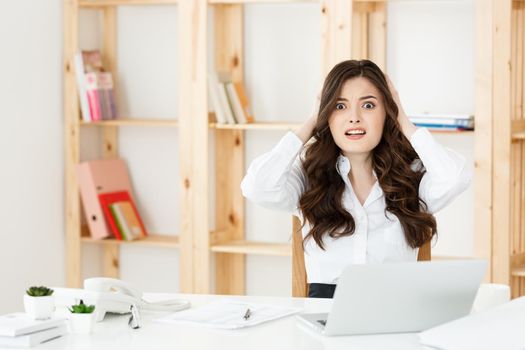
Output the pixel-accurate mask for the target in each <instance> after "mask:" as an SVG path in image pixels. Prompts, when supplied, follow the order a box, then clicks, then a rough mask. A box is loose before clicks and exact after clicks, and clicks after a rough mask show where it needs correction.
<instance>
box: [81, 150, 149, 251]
mask: <svg viewBox="0 0 525 350" xmlns="http://www.w3.org/2000/svg"><path fill="white" fill-rule="evenodd" d="M77 175H78V184H79V189H80V197H81V199H82V207H83V209H84V213H85V218H86V220H87V223H88V226H89V231H90V233H91V237H92V238H93V239H104V238H116V239H117V240H128V241H129V240H134V239H138V238H143V237H146V236H147V231H146V228H145V226H144V224H143V221H142V219H141V218H140V215H139V212H138V210H137V207H136V205H135V203H136V202H135V200H134V199H133V195H132V190H131V180H130V177H129V173H128V168H127V166H126V163H125V162H124V160H123V159H98V160H91V161H87V162H82V163H80V164H79V165H78V166H77Z"/></svg>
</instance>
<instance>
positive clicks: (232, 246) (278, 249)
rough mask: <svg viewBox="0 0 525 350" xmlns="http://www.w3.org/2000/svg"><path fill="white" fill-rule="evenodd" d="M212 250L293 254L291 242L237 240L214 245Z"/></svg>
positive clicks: (260, 253)
mask: <svg viewBox="0 0 525 350" xmlns="http://www.w3.org/2000/svg"><path fill="white" fill-rule="evenodd" d="M211 251H212V252H214V253H233V254H254V255H271V256H292V245H291V244H290V243H268V242H255V241H245V240H237V241H228V242H224V243H219V244H215V245H212V247H211Z"/></svg>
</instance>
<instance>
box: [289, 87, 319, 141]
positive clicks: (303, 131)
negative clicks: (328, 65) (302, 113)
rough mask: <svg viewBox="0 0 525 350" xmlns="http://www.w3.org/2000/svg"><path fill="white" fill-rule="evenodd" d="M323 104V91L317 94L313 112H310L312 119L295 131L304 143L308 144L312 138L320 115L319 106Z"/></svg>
mask: <svg viewBox="0 0 525 350" xmlns="http://www.w3.org/2000/svg"><path fill="white" fill-rule="evenodd" d="M320 104H321V90H319V92H318V93H317V96H316V98H315V101H314V104H313V106H312V111H311V112H310V117H308V119H306V121H305V122H304V123H303V124H302V125H301V126H300V127H299V128H297V129H296V130H295V134H296V135H297V136H298V137H299V138H300V139H301V140H302V141H303V143H306V142H308V140H310V138H311V137H312V134H313V131H314V128H315V125H316V124H317V116H318V115H319V106H320Z"/></svg>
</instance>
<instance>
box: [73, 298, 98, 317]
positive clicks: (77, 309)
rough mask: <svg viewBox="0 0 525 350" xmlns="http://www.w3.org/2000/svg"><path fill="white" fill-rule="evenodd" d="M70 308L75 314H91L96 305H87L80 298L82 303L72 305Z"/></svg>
mask: <svg viewBox="0 0 525 350" xmlns="http://www.w3.org/2000/svg"><path fill="white" fill-rule="evenodd" d="M68 309H69V311H71V312H72V313H74V314H90V313H92V312H93V311H95V305H86V304H84V301H83V300H82V299H80V303H78V304H76V305H71V308H68Z"/></svg>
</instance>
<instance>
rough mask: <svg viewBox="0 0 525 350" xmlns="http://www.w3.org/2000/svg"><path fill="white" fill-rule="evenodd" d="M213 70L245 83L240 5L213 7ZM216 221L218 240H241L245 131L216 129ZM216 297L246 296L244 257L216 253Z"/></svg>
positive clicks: (242, 227) (242, 236)
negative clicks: (228, 295) (227, 73)
mask: <svg viewBox="0 0 525 350" xmlns="http://www.w3.org/2000/svg"><path fill="white" fill-rule="evenodd" d="M214 24H215V28H214V29H215V47H216V49H215V68H216V70H217V71H218V72H221V71H225V72H229V73H230V74H231V76H232V80H233V81H234V82H241V83H244V78H243V76H244V74H243V70H244V54H243V5H237V4H223V5H215V7H214ZM215 145H216V147H215V168H216V170H217V171H216V172H215V176H216V178H215V214H216V215H215V218H216V219H215V221H216V230H218V231H222V232H225V234H222V235H221V236H220V237H219V238H218V239H219V241H229V240H242V239H244V198H243V196H242V193H241V190H240V186H239V184H240V183H241V181H242V177H243V175H244V132H243V131H242V130H221V129H217V130H215ZM215 257H216V260H215V262H216V271H215V273H216V285H215V286H216V287H215V288H216V289H215V292H216V293H217V294H245V259H246V258H245V255H244V254H226V253H224V254H223V253H217V254H216V255H215Z"/></svg>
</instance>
